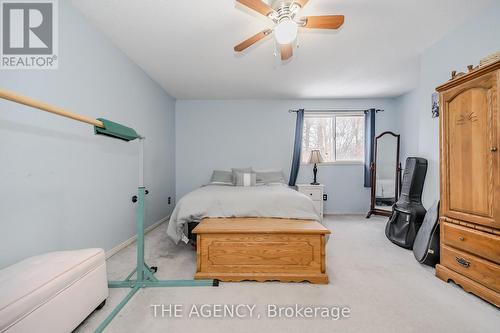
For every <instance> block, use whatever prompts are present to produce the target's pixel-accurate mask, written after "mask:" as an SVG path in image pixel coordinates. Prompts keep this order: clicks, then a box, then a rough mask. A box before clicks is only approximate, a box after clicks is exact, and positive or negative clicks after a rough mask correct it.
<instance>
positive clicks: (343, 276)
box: [76, 215, 500, 333]
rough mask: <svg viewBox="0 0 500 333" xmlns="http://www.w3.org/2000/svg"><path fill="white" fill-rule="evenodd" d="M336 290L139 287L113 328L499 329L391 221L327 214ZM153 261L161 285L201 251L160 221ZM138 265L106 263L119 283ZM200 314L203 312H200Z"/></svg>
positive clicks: (113, 295)
mask: <svg viewBox="0 0 500 333" xmlns="http://www.w3.org/2000/svg"><path fill="white" fill-rule="evenodd" d="M325 224H326V225H327V226H328V227H329V228H330V229H331V230H332V232H333V235H332V237H331V238H330V241H329V242H328V243H327V270H328V274H329V276H330V284H329V285H311V284H307V283H300V284H296V283H295V284H294V283H290V284H288V283H277V282H268V283H255V282H244V283H221V285H220V287H218V288H212V287H196V288H194V287H191V288H158V289H145V290H141V291H139V292H138V293H137V294H136V296H135V297H134V298H133V299H132V300H131V301H130V302H129V303H128V305H127V306H126V307H125V308H124V309H123V310H122V311H121V313H120V314H119V315H118V316H117V317H116V318H115V319H114V321H113V322H112V323H111V324H110V325H109V326H108V328H107V330H106V332H120V333H123V332H191V333H192V332H200V333H207V332H218V333H220V332H231V333H233V332H287V333H292V332H440V333H446V332H453V333H458V332H481V333H486V332H495V333H497V332H500V311H499V310H498V309H497V308H496V307H494V306H492V305H490V304H488V303H486V302H484V301H482V300H481V299H479V298H477V297H475V296H473V295H471V294H467V293H465V292H464V291H463V290H462V289H460V288H459V287H457V286H456V285H454V284H446V283H444V282H442V281H441V280H439V279H437V278H436V277H435V276H434V269H432V268H430V267H424V266H421V265H420V264H418V263H417V262H416V261H415V259H414V257H413V253H412V252H411V251H408V250H404V249H401V248H399V247H397V246H395V245H393V244H392V243H390V242H389V241H388V240H387V239H386V238H385V235H384V226H385V219H383V218H377V217H372V218H371V219H369V220H367V219H365V218H364V217H362V216H335V215H334V216H327V217H326V218H325ZM146 244H147V245H146V248H147V249H146V252H147V262H148V263H149V264H150V265H156V266H158V267H159V271H158V273H157V276H158V277H159V278H162V279H189V278H191V277H192V276H193V274H194V271H195V252H194V251H193V250H192V249H191V248H190V247H188V246H174V245H173V244H172V243H170V242H169V241H168V239H167V237H166V226H165V225H161V226H160V227H158V228H157V229H155V230H154V231H152V232H151V233H149V234H148V235H147V238H146ZM134 265H135V247H134V246H133V245H132V246H129V247H128V248H126V249H125V250H123V251H121V252H120V253H118V254H116V255H115V256H113V257H112V258H111V259H110V260H109V261H108V275H109V277H110V278H111V279H123V278H124V277H125V276H126V275H127V274H128V273H129V272H130V271H131V270H132V268H133V267H134ZM126 293H127V290H121V289H112V290H111V291H110V297H109V299H108V302H107V305H106V306H105V307H104V308H103V309H102V310H100V311H96V312H94V314H92V315H91V316H90V317H89V318H88V319H87V320H86V321H85V322H84V323H82V325H80V327H79V328H78V329H77V330H76V332H93V330H94V329H95V328H96V327H97V325H98V324H99V323H100V322H101V321H102V320H103V319H104V318H105V316H106V315H107V314H108V313H109V312H110V311H111V310H112V309H113V307H114V306H115V305H116V304H117V303H118V302H120V300H121V299H122V298H123V297H124V296H125V294H126ZM152 304H165V305H168V304H180V305H181V306H182V307H183V313H182V314H183V317H182V318H166V317H165V318H161V317H154V316H153V308H152V307H151V305H152ZM201 304H248V305H253V304H255V305H256V307H255V310H254V313H259V314H260V315H261V316H260V318H256V317H255V318H250V319H249V318H245V319H238V318H233V319H231V318H226V319H214V318H210V319H207V318H191V319H189V318H188V314H189V311H190V310H191V307H192V306H193V305H201ZM268 304H279V305H295V304H299V305H312V306H329V307H333V306H348V307H349V308H350V311H351V314H350V318H348V319H341V320H332V319H323V318H315V319H310V318H309V319H307V318H297V319H287V318H283V319H278V318H268V316H267V315H266V309H267V305H268ZM198 309H199V308H198Z"/></svg>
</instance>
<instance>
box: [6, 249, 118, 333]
mask: <svg viewBox="0 0 500 333" xmlns="http://www.w3.org/2000/svg"><path fill="white" fill-rule="evenodd" d="M107 297H108V286H107V279H106V261H105V255H104V251H103V250H102V249H84V250H77V251H61V252H51V253H46V254H42V255H39V256H35V257H31V258H28V259H26V260H23V261H21V262H19V263H17V264H15V265H12V266H10V267H7V268H5V269H2V270H0V332H2V333H3V332H8V333H14V332H16V333H17V332H23V333H29V332H51V333H57V332H64V333H68V332H71V331H72V330H74V329H75V328H76V327H77V326H78V325H79V324H80V323H81V322H82V321H83V320H84V319H85V318H86V317H87V316H88V315H89V314H91V313H92V311H94V310H95V309H96V308H97V307H99V305H100V304H101V303H103V302H104V301H105V300H106V298H107Z"/></svg>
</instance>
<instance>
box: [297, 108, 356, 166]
mask: <svg viewBox="0 0 500 333" xmlns="http://www.w3.org/2000/svg"><path fill="white" fill-rule="evenodd" d="M364 146H365V118H364V115H363V113H352V112H349V113H347V112H342V113H340V112H336V113H333V112H332V113H322V114H318V113H316V114H312V113H310V114H305V116H304V132H303V136H302V152H301V162H302V163H304V164H305V163H308V162H309V155H310V154H311V150H313V149H319V150H320V151H321V154H322V155H323V159H324V160H325V162H326V163H334V162H363V161H364V157H365V147H364Z"/></svg>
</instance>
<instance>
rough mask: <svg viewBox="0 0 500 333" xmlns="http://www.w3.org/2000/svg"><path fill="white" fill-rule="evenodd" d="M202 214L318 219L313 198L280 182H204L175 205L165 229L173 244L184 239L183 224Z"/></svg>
mask: <svg viewBox="0 0 500 333" xmlns="http://www.w3.org/2000/svg"><path fill="white" fill-rule="evenodd" d="M205 217H271V218H291V219H304V220H315V221H321V218H320V214H319V212H318V211H317V210H316V208H315V206H314V203H313V201H312V200H311V199H310V198H309V197H307V196H306V195H304V194H302V193H300V192H297V191H296V190H294V189H292V188H290V187H288V186H286V185H284V184H272V185H262V186H248V187H244V186H227V185H207V186H204V187H201V188H199V189H196V190H194V191H192V192H190V193H188V194H186V195H185V196H184V197H183V198H182V199H181V200H179V202H178V203H177V205H176V206H175V208H174V210H173V212H172V215H171V216H170V221H169V225H168V228H167V234H168V236H169V237H170V238H171V239H172V240H173V241H174V242H175V243H176V244H177V243H178V242H179V241H180V240H182V241H184V242H187V241H188V238H187V237H186V235H185V225H186V223H188V222H199V221H201V220H202V219H203V218H205Z"/></svg>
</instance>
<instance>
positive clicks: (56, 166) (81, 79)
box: [0, 1, 175, 267]
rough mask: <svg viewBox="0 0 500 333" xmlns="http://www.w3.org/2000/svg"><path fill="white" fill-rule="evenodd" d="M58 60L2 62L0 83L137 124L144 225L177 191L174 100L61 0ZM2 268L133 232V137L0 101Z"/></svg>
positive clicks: (106, 243) (164, 210)
mask: <svg viewBox="0 0 500 333" xmlns="http://www.w3.org/2000/svg"><path fill="white" fill-rule="evenodd" d="M59 7H60V11H61V13H60V64H59V69H58V70H53V71H36V70H27V71H20V70H15V71H1V70H0V87H1V88H5V89H9V90H13V91H17V92H19V93H22V94H25V95H27V96H31V97H33V98H37V99H40V100H43V101H45V102H48V103H51V104H54V105H57V106H61V107H65V108H67V109H69V110H72V111H74V112H78V113H82V114H85V115H88V116H91V117H99V116H101V117H104V118H108V119H111V120H114V121H117V122H121V123H123V124H127V125H130V126H132V127H134V128H136V129H137V130H138V131H140V133H142V134H143V135H145V136H146V137H147V139H146V148H145V149H146V166H145V170H146V180H145V182H146V185H147V186H148V188H149V189H150V191H151V193H150V194H149V195H148V200H147V224H151V223H153V222H156V221H158V220H160V219H162V218H164V217H165V216H167V215H168V214H169V212H170V209H171V207H170V206H168V205H167V198H168V196H172V197H173V196H174V188H175V184H174V182H175V178H174V168H175V167H174V107H175V101H174V99H172V98H171V97H170V96H168V95H167V94H166V93H165V92H164V91H163V90H162V89H161V88H160V87H159V86H158V85H157V84H156V83H154V82H153V81H152V80H151V79H150V78H149V77H148V76H147V75H146V74H145V73H144V72H143V71H142V70H141V69H139V68H138V67H137V66H136V65H135V64H133V63H132V62H131V61H130V60H129V59H128V58H127V57H126V56H125V55H124V54H123V53H122V52H121V51H119V50H118V49H117V48H115V47H114V46H113V45H112V44H111V43H110V42H109V41H108V40H107V39H106V38H104V37H103V35H102V34H101V33H100V32H98V31H96V30H95V29H94V28H92V27H91V26H90V25H89V24H88V22H87V21H86V20H85V19H84V18H83V17H82V16H81V14H80V13H79V12H77V11H76V10H75V9H74V8H73V7H72V6H71V5H69V4H68V2H67V1H59ZM0 153H1V167H0V180H1V181H0V184H1V187H2V189H1V191H0V208H1V209H0V225H1V230H2V231H1V233H0V267H4V266H6V265H8V264H10V263H13V262H16V261H18V260H20V259H23V258H25V257H27V256H31V255H35V254H39V253H42V252H47V251H54V250H63V249H76V248H83V247H103V248H105V249H110V248H112V247H114V246H116V245H117V244H119V243H121V242H122V241H124V240H126V239H128V238H130V237H131V236H132V235H134V234H135V204H133V203H132V202H131V200H130V198H131V196H132V195H133V194H134V193H135V192H136V187H137V182H138V145H137V143H136V142H130V143H125V142H123V141H119V140H113V139H109V138H106V137H100V136H95V135H93V129H92V128H91V127H90V126H88V125H86V124H81V123H77V122H74V121H70V120H68V119H65V118H61V117H56V116H53V115H50V114H48V113H43V112H40V111H36V110H34V109H30V108H27V107H24V106H20V105H17V104H14V103H11V102H7V101H3V100H1V101H0Z"/></svg>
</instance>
